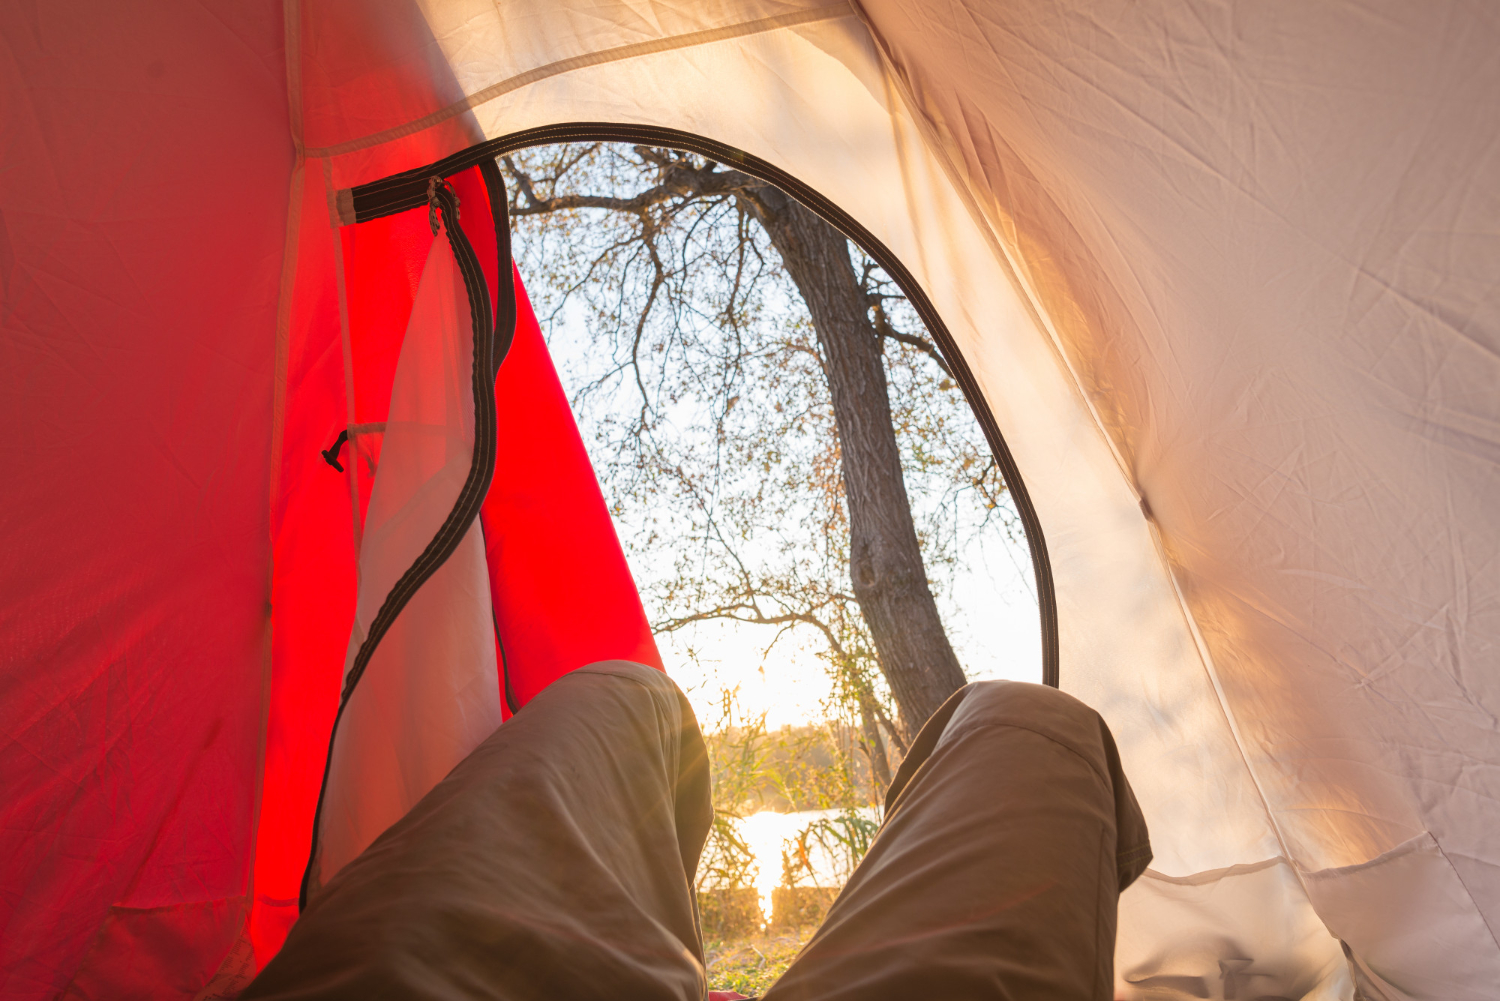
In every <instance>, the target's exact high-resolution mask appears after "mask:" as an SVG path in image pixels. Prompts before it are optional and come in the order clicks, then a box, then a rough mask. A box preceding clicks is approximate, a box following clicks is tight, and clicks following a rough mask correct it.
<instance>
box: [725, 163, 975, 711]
mask: <svg viewBox="0 0 1500 1001" xmlns="http://www.w3.org/2000/svg"><path fill="white" fill-rule="evenodd" d="M745 201H746V202H747V203H748V207H750V208H751V209H752V211H753V212H754V213H755V215H756V216H757V217H758V218H759V219H760V221H761V224H762V225H763V226H765V228H766V232H767V234H768V235H769V236H770V238H771V243H772V245H773V246H775V248H776V250H777V251H778V252H779V253H780V254H781V260H782V263H783V264H784V265H785V266H786V269H787V273H788V274H789V275H791V278H792V281H793V282H794V283H795V284H796V286H797V290H798V291H799V292H801V293H802V298H803V299H804V300H805V301H806V302H807V309H808V312H809V313H810V314H811V316H812V321H813V328H814V330H815V331H816V332H817V337H818V343H819V345H820V346H821V347H822V349H823V363H824V367H825V370H826V374H827V377H828V388H829V391H830V393H831V395H832V397H833V413H834V419H835V422H836V423H837V425H838V435H839V449H840V453H841V459H842V461H841V466H842V472H843V477H844V493H845V496H846V498H847V500H848V505H849V574H850V577H851V578H852V580H853V584H854V596H855V598H857V599H858V600H859V608H860V612H861V613H862V614H863V615H864V617H865V622H867V623H868V624H869V626H870V633H871V635H872V637H873V638H874V640H875V648H876V651H877V652H878V653H879V655H880V665H881V669H882V671H883V672H884V673H885V677H886V680H887V681H888V682H889V683H890V686H891V693H892V694H893V695H894V696H895V697H896V704H897V706H898V707H899V708H900V710H901V721H902V725H903V726H904V727H905V729H906V730H907V732H908V735H909V736H914V735H915V734H916V731H917V730H918V729H920V728H921V726H922V724H923V723H925V722H926V721H927V718H928V717H929V716H931V715H932V714H933V713H934V712H936V711H937V708H938V707H939V706H941V705H942V704H943V702H944V700H946V699H947V698H948V696H949V695H952V694H953V693H954V692H955V691H957V690H958V689H959V688H961V687H963V685H964V683H965V679H964V673H963V669H962V668H961V667H959V664H958V657H957V656H955V655H954V653H953V647H952V645H951V644H949V642H948V634H947V632H946V630H944V628H943V622H942V619H941V617H940V616H939V615H938V609H937V602H936V601H934V600H933V597H932V591H931V589H930V588H929V586H928V583H927V571H926V569H925V567H924V566H923V564H922V550H921V547H920V546H919V545H918V543H917V530H916V526H915V524H914V523H913V522H912V517H911V503H910V501H909V500H908V499H907V496H906V484H905V482H904V480H903V479H902V475H901V454H900V451H899V449H898V448H897V446H896V432H895V429H894V428H893V427H892V425H891V404H890V397H889V394H888V392H887V388H886V381H885V364H884V362H883V361H882V359H881V341H880V336H879V335H878V334H877V333H876V331H875V329H874V327H873V326H872V325H871V323H870V319H869V311H868V309H867V307H866V304H865V297H864V292H863V291H862V290H861V288H860V286H859V280H858V278H857V276H856V275H855V273H854V265H853V264H852V263H851V262H850V260H849V245H848V241H847V240H846V239H845V238H844V236H843V235H842V234H841V233H839V232H838V231H837V230H835V229H834V228H833V227H831V226H829V225H828V224H827V223H825V222H824V221H823V220H822V219H820V218H818V217H817V216H816V215H814V214H813V213H812V212H810V211H809V210H808V209H806V208H804V207H803V206H802V205H801V204H800V203H798V202H797V201H795V200H794V199H792V198H790V197H788V196H787V195H785V194H783V193H782V192H781V191H780V190H779V189H777V188H772V187H761V188H758V189H756V190H754V191H753V192H747V196H746V197H745Z"/></svg>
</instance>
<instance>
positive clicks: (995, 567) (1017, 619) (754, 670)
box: [637, 540, 1042, 727]
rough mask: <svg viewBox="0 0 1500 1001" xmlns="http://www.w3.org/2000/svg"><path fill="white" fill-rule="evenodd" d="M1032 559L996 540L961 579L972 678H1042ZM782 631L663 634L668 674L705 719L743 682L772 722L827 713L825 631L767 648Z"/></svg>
mask: <svg viewBox="0 0 1500 1001" xmlns="http://www.w3.org/2000/svg"><path fill="white" fill-rule="evenodd" d="M1030 559H1031V558H1030V556H1029V554H1028V553H1027V552H1026V551H1025V549H1024V548H1022V547H1020V546H1016V545H1013V544H1008V543H1007V542H1005V541H1004V540H995V541H992V542H991V544H990V545H988V546H986V547H984V549H983V550H982V551H981V552H979V553H977V554H975V558H974V560H973V563H972V565H971V567H970V568H969V570H968V572H966V573H961V574H959V575H958V576H957V578H956V579H955V581H954V588H953V597H954V601H953V602H952V603H951V604H952V605H954V606H956V607H957V609H958V614H957V615H953V614H949V615H948V617H947V619H946V621H945V625H946V626H947V627H948V636H949V639H950V640H951V641H952V643H953V645H954V649H955V650H956V652H957V653H958V659H959V663H961V664H962V665H963V667H964V673H965V674H967V675H968V676H969V679H970V680H971V681H977V680H979V679H981V678H1008V679H1011V680H1014V681H1034V682H1039V681H1041V680H1042V644H1041V625H1040V621H1039V619H1038V617H1037V608H1036V598H1035V597H1034V592H1033V589H1032V586H1031V564H1030ZM639 572H640V571H639V570H638V571H637V573H639ZM774 636H775V631H774V630H773V629H772V628H770V627H767V626H753V625H742V624H739V623H729V622H715V623H702V624H700V625H699V626H698V627H696V629H693V630H690V631H689V630H685V631H684V632H682V633H679V634H677V635H675V636H659V637H657V644H658V645H659V646H660V648H661V653H662V656H663V657H664V658H665V659H666V665H667V671H668V673H670V674H671V675H672V676H673V677H674V678H675V679H676V680H677V683H678V684H679V685H681V686H682V687H683V689H684V690H685V691H687V693H688V699H689V700H690V701H691V702H692V703H693V709H694V711H695V712H696V713H697V714H698V718H699V720H700V721H703V722H705V723H707V722H709V721H712V720H713V719H716V718H717V716H718V709H717V708H716V707H715V706H714V705H713V699H714V697H715V696H716V695H717V693H718V692H719V691H720V689H722V688H732V687H734V686H735V685H738V686H740V704H741V705H742V706H743V708H744V710H745V711H746V712H747V713H750V714H753V715H758V714H759V713H761V712H765V713H766V714H767V723H768V724H769V725H770V726H772V727H779V726H783V725H797V724H800V723H807V722H810V721H813V720H817V719H820V718H822V715H823V714H822V712H821V710H820V709H819V703H821V702H822V700H824V699H826V698H827V697H828V694H829V682H828V676H827V674H826V673H825V672H824V669H823V665H822V663H821V662H820V661H819V660H818V659H817V657H816V656H815V650H816V649H817V647H816V642H817V639H816V637H815V636H814V635H813V634H812V633H811V631H809V632H807V633H806V634H805V635H799V634H798V633H795V632H794V633H790V634H788V635H786V636H783V637H782V639H781V640H780V641H779V642H777V643H776V645H775V646H774V647H772V648H771V651H770V653H769V654H766V653H765V647H766V645H767V644H768V643H770V642H771V640H772V639H773V637H774ZM804 641H805V642H804ZM689 646H692V647H696V648H697V650H698V661H699V663H698V664H695V663H694V662H693V659H692V658H690V657H689V656H688V654H687V648H688V647H689Z"/></svg>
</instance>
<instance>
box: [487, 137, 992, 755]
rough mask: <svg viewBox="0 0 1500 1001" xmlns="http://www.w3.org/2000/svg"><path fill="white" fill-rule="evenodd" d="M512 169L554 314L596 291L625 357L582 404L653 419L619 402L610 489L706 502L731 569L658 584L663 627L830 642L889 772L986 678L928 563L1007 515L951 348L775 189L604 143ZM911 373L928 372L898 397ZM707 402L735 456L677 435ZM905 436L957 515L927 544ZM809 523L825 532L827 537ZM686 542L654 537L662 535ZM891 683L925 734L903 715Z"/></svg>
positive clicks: (935, 519) (521, 226)
mask: <svg viewBox="0 0 1500 1001" xmlns="http://www.w3.org/2000/svg"><path fill="white" fill-rule="evenodd" d="M502 163H503V167H504V169H505V170H506V171H507V173H508V174H509V175H510V177H511V179H512V181H513V182H514V183H513V185H512V189H513V191H514V204H513V205H512V209H511V211H512V214H513V216H514V217H515V218H516V219H517V222H518V236H520V238H521V246H522V253H523V256H525V257H526V258H527V264H528V267H529V268H532V269H535V270H539V271H540V272H541V273H542V274H543V276H544V277H546V278H547V279H548V282H547V284H548V285H549V286H550V287H552V288H554V289H557V290H558V291H557V292H555V293H553V294H552V295H553V299H552V301H550V302H548V303H546V304H545V305H550V306H551V307H552V308H553V312H554V313H556V312H557V311H559V310H562V309H564V308H565V307H566V304H567V302H569V301H571V300H572V299H573V298H576V297H582V298H583V299H584V300H585V301H586V302H587V303H588V307H589V310H590V316H589V327H590V330H591V332H592V336H593V337H594V338H595V339H596V343H597V345H599V346H604V347H607V348H608V349H609V362H608V364H606V365H604V366H603V368H602V370H600V371H598V372H596V373H594V377H593V378H592V380H591V381H590V382H589V384H588V389H587V390H585V392H584V393H583V394H580V396H581V397H584V398H587V397H589V396H590V395H591V394H594V393H596V392H597V391H598V390H599V389H602V388H604V387H606V386H610V385H616V384H618V383H619V382H620V381H622V380H625V379H627V378H628V379H630V380H631V381H633V383H634V388H635V394H634V396H635V398H636V403H637V406H635V407H633V408H631V409H630V410H626V409H624V408H623V407H620V406H618V405H617V404H616V405H613V406H611V405H608V404H606V405H605V407H604V410H605V413H604V415H603V416H602V417H601V419H600V421H599V423H598V427H599V428H601V429H603V430H602V432H601V434H602V436H603V439H604V440H605V441H606V442H607V443H608V445H609V446H610V448H611V449H612V450H613V451H614V453H615V454H616V456H617V459H616V461H615V462H613V463H612V464H611V466H610V468H609V469H606V470H604V471H603V472H604V475H605V478H606V479H607V480H610V481H611V482H612V485H614V486H615V487H616V491H617V493H618V492H620V491H621V489H622V488H623V494H624V495H625V496H630V497H634V498H635V499H636V500H637V501H640V502H642V503H651V504H655V505H656V506H657V507H660V506H661V501H662V499H663V496H664V494H665V495H670V496H672V497H675V498H678V499H682V500H685V502H686V504H687V507H688V508H689V509H691V513H690V514H689V515H688V516H687V521H688V522H690V523H691V524H692V525H693V526H694V529H695V531H696V532H697V533H698V534H699V535H700V536H701V541H702V542H703V543H704V546H705V551H711V553H712V555H713V558H714V560H715V561H716V562H717V563H718V564H719V565H718V566H717V567H716V569H717V570H718V571H720V572H719V573H717V574H708V575H705V574H704V573H701V572H699V573H696V574H695V573H693V568H692V567H691V566H690V565H689V564H690V563H691V562H692V561H691V560H687V561H684V560H683V559H682V558H681V556H680V554H679V558H678V561H677V567H676V569H677V571H678V572H677V573H676V574H675V575H672V576H671V578H670V583H669V584H668V586H667V587H665V588H664V589H660V593H658V594H657V595H656V597H657V599H658V601H659V603H660V605H661V606H662V607H663V608H665V609H668V610H670V614H668V615H666V616H665V617H663V618H661V619H660V620H659V621H658V622H657V623H656V627H657V628H658V629H668V630H671V629H680V628H682V627H684V626H686V625H688V624H690V623H692V622H698V621H704V620H707V619H715V618H727V619H736V620H738V621H746V622H759V623H763V624H767V625H774V626H778V627H780V628H781V629H782V630H785V629H788V628H792V627H794V626H809V627H812V628H814V629H816V630H818V631H819V632H820V633H821V634H822V635H823V637H824V639H825V641H826V643H827V653H826V659H827V661H828V662H829V664H830V666H831V667H832V668H833V673H834V677H835V681H836V683H837V689H838V692H839V694H840V695H841V697H842V698H843V699H844V701H845V703H846V704H847V705H850V706H852V707H855V708H856V710H857V715H858V719H859V723H860V726H861V729H862V732H863V733H864V740H865V746H866V751H867V753H868V754H869V755H870V760H871V765H872V768H874V769H875V771H876V773H877V775H879V776H880V778H881V781H882V782H885V781H888V779H889V772H888V768H887V766H886V762H885V753H884V747H883V742H882V738H881V730H882V729H884V730H885V732H887V733H888V734H890V735H891V736H892V737H893V738H894V739H895V740H896V742H897V743H898V745H900V746H904V744H905V741H906V740H907V739H909V737H910V736H911V735H912V734H914V732H915V730H916V729H917V728H919V727H920V726H921V724H922V723H923V722H925V720H926V719H927V718H928V716H930V715H931V714H932V712H933V711H935V710H936V709H937V707H938V706H939V705H941V704H942V702H943V700H944V699H946V698H947V697H948V696H949V695H950V694H951V693H952V692H953V691H955V690H956V689H957V688H959V687H961V686H962V685H963V684H964V680H965V679H964V673H963V670H962V668H961V667H960V665H959V662H958V658H957V656H956V655H955V654H954V651H953V647H952V644H951V643H950V642H949V639H948V635H947V632H946V631H945V629H944V627H943V622H942V618H941V615H940V614H939V611H938V607H937V603H936V601H935V600H934V595H933V591H932V582H931V581H930V580H929V576H928V572H927V565H928V564H930V563H932V562H934V561H936V562H938V563H943V562H945V561H946V562H948V563H950V564H951V563H952V561H953V559H954V556H953V552H952V549H953V546H952V545H951V542H952V539H950V540H949V541H950V545H949V546H948V547H947V548H946V549H945V547H944V545H943V543H942V540H941V539H940V538H939V536H942V535H943V534H944V531H945V530H951V531H952V532H953V533H956V532H957V529H958V522H959V521H960V520H962V519H959V518H956V517H954V516H953V511H954V510H956V508H957V506H958V505H959V501H960V498H964V499H971V500H972V499H977V500H978V505H977V507H978V509H979V510H980V511H981V512H982V517H981V518H980V519H979V520H978V525H979V527H983V526H984V525H986V524H988V523H989V521H990V518H991V516H992V515H993V514H994V513H995V512H997V511H999V512H1001V513H1002V514H1003V513H1004V509H1003V508H1002V506H1001V503H1000V500H1001V494H1002V492H1003V490H1004V486H1003V483H1001V481H1000V478H999V474H998V470H997V469H996V468H995V465H994V463H993V459H992V458H990V457H989V456H988V452H987V449H985V448H984V446H983V444H982V438H981V437H979V436H978V435H977V434H970V435H968V436H967V437H964V436H959V439H958V444H957V446H954V445H953V444H952V443H951V442H944V441H943V439H944V436H945V435H946V434H948V433H949V432H951V431H952V429H953V427H954V426H956V425H957V424H960V423H962V422H963V419H964V418H965V417H966V418H967V420H968V423H969V424H971V425H972V414H968V413H967V411H966V408H965V405H964V404H963V401H962V399H961V397H957V394H956V393H955V390H954V387H953V384H952V381H951V379H949V378H947V376H948V375H949V374H950V373H948V372H947V367H946V365H945V363H944V362H943V360H942V357H941V353H940V352H939V351H938V350H937V348H936V347H935V346H934V345H933V344H932V342H931V341H930V340H928V339H927V338H926V337H923V336H921V335H919V334H915V333H912V332H910V331H911V328H912V327H913V326H916V324H915V317H914V316H913V315H912V314H911V311H910V310H909V308H904V307H905V303H904V299H902V297H901V296H900V295H899V293H898V292H897V291H896V290H895V289H894V287H893V285H892V283H891V282H890V281H889V279H888V278H886V277H885V276H884V275H883V273H882V272H880V270H879V269H878V268H877V267H876V266H875V265H874V264H873V263H872V262H870V261H868V260H864V259H862V258H861V259H860V261H859V264H858V265H857V264H856V262H855V259H854V258H853V257H851V253H850V245H849V243H848V241H847V240H846V239H845V238H844V237H843V236H842V235H841V234H839V233H838V232H837V231H836V230H834V229H833V228H832V227H830V226H829V225H828V224H827V223H825V222H823V221H822V220H821V219H820V218H819V217H817V216H816V215H815V214H813V213H812V212H810V211H809V210H808V209H806V208H805V207H803V206H802V205H801V204H800V203H798V202H796V201H795V200H794V199H792V198H790V197H788V196H787V195H785V194H784V193H783V192H781V191H780V190H779V189H777V188H775V187H774V186H771V185H769V184H766V183H765V182H763V181H760V180H758V179H757V178H754V177H752V176H750V175H747V174H745V173H743V172H740V171H738V170H734V169H730V168H725V167H723V166H721V165H719V164H716V163H713V162H711V161H707V160H705V159H702V158H700V157H696V156H693V155H690V154H685V153H679V152H675V151H670V150H662V149H653V148H647V147H634V148H633V149H631V150H624V149H622V148H619V147H613V146H608V145H604V144H595V145H584V146H561V147H550V148H546V149H542V150H533V151H528V153H526V154H523V155H518V156H516V157H506V158H504V159H503V161H502ZM546 295H547V293H544V298H545V297H546ZM809 335H810V336H809ZM888 374H899V375H900V376H901V377H902V378H904V380H905V385H904V388H905V390H906V392H904V393H900V394H898V395H899V396H901V397H902V398H901V400H899V401H898V402H895V403H893V399H892V394H891V388H892V387H891V380H890V379H889V378H888ZM913 390H915V391H913ZM956 397H957V398H956ZM689 401H697V402H699V403H701V404H704V405H706V406H707V408H708V409H709V411H710V412H711V413H712V414H713V422H712V424H713V426H712V427H710V428H704V429H701V430H704V431H705V432H706V433H707V440H709V441H710V442H711V443H712V445H713V448H712V449H710V450H709V451H711V452H712V453H713V454H712V456H711V457H709V458H708V459H706V460H705V459H704V456H703V455H702V454H701V453H702V449H699V450H698V453H699V454H696V455H694V456H689V455H686V454H685V453H684V451H683V449H682V447H681V446H680V444H675V443H674V441H673V437H672V435H671V434H670V433H668V426H669V425H673V424H674V422H675V423H679V424H680V423H681V422H682V421H683V419H684V417H683V413H684V410H685V409H690V408H689V407H688V406H687V404H688V402H689ZM576 402H582V401H576ZM737 406H739V407H740V418H741V419H740V420H736V418H735V417H734V416H733V415H734V412H735V409H736V407H737ZM751 409H754V410H755V411H756V413H755V414H753V415H751V419H750V420H749V421H748V423H747V422H745V421H744V420H743V418H744V417H745V416H746V411H747V410H751ZM898 424H899V425H900V426H901V427H902V430H903V431H904V432H905V437H906V438H907V439H908V447H907V448H906V452H907V455H906V458H907V465H908V467H912V466H915V467H917V468H919V469H927V470H928V471H931V470H934V469H936V470H938V473H939V475H938V476H937V479H938V480H939V481H941V482H942V483H944V484H945V490H944V492H943V501H944V503H946V504H947V506H948V508H949V511H948V517H947V518H946V521H945V519H944V517H943V516H942V515H941V509H942V508H943V503H940V504H938V505H937V506H938V508H939V509H940V511H939V514H938V515H936V516H933V515H931V513H930V512H929V517H927V519H926V521H927V523H928V524H927V526H926V527H927V529H928V530H927V531H926V532H925V533H924V532H922V531H919V527H918V524H917V519H916V518H914V515H913V507H912V503H911V500H910V498H909V497H908V493H907V490H906V486H905V482H904V479H903V469H902V466H903V463H902V459H903V455H902V451H903V449H902V445H901V443H900V442H899V441H898V436H897V428H896V425H898ZM975 430H977V429H975ZM830 432H832V433H830ZM950 437H951V435H950ZM794 444H795V445H796V447H793V445H794ZM804 445H805V446H807V447H806V448H803V447H802V446H804ZM688 451H692V450H691V449H689V450H688ZM794 453H795V454H794ZM799 458H800V459H803V460H805V461H801V462H799V461H797V460H798V459H799ZM751 471H753V473H754V475H747V472H751ZM970 506H971V507H973V506H974V505H972V504H971V505H970ZM616 513H617V515H618V514H621V513H622V512H621V511H617V512H616ZM778 519H779V520H780V521H781V522H782V525H780V526H779V527H778V528H777V531H778V532H779V533H780V536H781V539H782V545H781V553H780V555H781V556H782V557H784V558H783V559H781V560H780V561H779V562H778V561H775V560H773V561H770V562H771V563H772V564H774V568H773V569H771V570H769V571H768V570H767V569H766V566H765V565H764V564H766V563H767V561H765V560H759V561H757V560H754V559H747V558H746V554H745V548H746V546H747V545H748V546H754V545H755V544H756V543H755V542H754V541H753V540H754V538H757V537H759V535H758V533H759V530H760V529H762V528H764V527H765V526H766V525H767V524H768V521H775V520H778ZM648 520H650V521H652V522H653V524H657V525H658V526H659V525H660V519H659V518H658V517H657V516H656V515H652V516H651V517H650V518H649V519H648ZM669 520H670V519H669ZM790 520H800V522H801V523H802V524H804V525H811V526H814V527H815V530H814V531H813V532H812V533H811V538H809V537H808V533H798V532H796V531H794V530H791V529H789V528H788V527H787V525H788V524H789V523H790ZM971 527H972V526H971ZM752 529H754V530H752ZM819 536H821V537H820V538H819ZM924 536H925V537H924ZM667 538H670V537H664V536H662V535H660V534H651V533H648V536H647V540H646V542H645V543H644V545H645V546H646V547H647V548H650V547H652V546H653V545H654V546H658V547H659V546H660V545H661V544H662V543H663V541H664V539H667ZM809 545H812V546H813V547H815V548H816V549H817V550H818V552H817V554H816V556H817V558H815V559H810V558H808V553H807V551H806V547H807V546H809ZM799 547H802V548H803V551H801V552H798V548H799ZM924 548H926V549H927V550H928V553H927V559H926V560H924V553H923V550H924ZM699 569H700V570H701V569H702V568H701V567H700V568H699ZM851 591H852V594H851V593H849V592H851ZM779 635H780V633H778V636H779ZM872 666H873V667H875V668H876V669H877V670H873V671H872V670H871V668H872ZM877 673H878V675H879V676H883V679H884V681H885V683H886V685H887V686H888V689H889V693H890V695H891V696H893V697H894V701H895V704H896V706H897V707H898V709H899V717H900V719H901V721H902V724H903V725H902V726H899V727H898V726H896V725H893V723H892V721H891V719H890V717H889V714H888V713H886V711H885V705H884V693H883V692H882V691H881V686H880V685H879V683H878V678H877Z"/></svg>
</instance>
